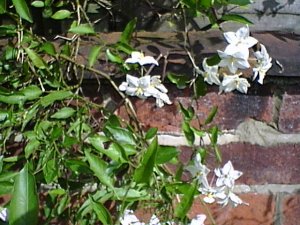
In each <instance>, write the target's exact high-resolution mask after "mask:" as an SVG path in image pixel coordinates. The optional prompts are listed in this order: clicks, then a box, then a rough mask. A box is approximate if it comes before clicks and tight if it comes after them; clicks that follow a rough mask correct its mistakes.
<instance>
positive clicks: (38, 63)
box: [25, 48, 46, 69]
mask: <svg viewBox="0 0 300 225" xmlns="http://www.w3.org/2000/svg"><path fill="white" fill-rule="evenodd" d="M25 51H26V53H27V55H28V57H29V58H30V60H31V61H32V63H33V65H34V66H35V67H37V68H39V69H45V68H46V66H45V65H46V64H45V62H44V60H43V59H42V58H41V57H40V56H39V55H38V54H37V53H36V52H35V51H33V50H31V49H30V48H25Z"/></svg>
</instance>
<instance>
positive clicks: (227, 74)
mask: <svg viewBox="0 0 300 225" xmlns="http://www.w3.org/2000/svg"><path fill="white" fill-rule="evenodd" d="M224 37H225V39H226V41H227V42H228V46H227V47H226V48H225V50H224V51H220V50H218V55H219V57H220V59H221V60H220V62H219V63H218V64H217V65H214V66H209V65H208V64H207V58H205V59H204V60H203V63H202V67H203V70H204V71H201V70H199V68H197V70H196V71H199V73H200V74H201V75H202V76H203V77H204V81H206V82H207V83H209V84H211V85H212V84H216V85H219V86H220V93H221V92H231V91H234V90H238V91H240V92H242V93H247V91H248V88H249V87H250V83H249V82H248V80H247V79H246V78H244V77H242V75H243V73H242V72H241V70H245V69H249V68H251V67H252V70H253V76H252V80H257V82H258V83H260V84H263V80H264V78H265V76H266V72H267V71H268V70H269V69H270V68H271V67H272V63H271V61H272V58H270V56H269V54H268V52H267V50H266V47H265V46H264V45H263V44H259V45H258V47H259V50H258V51H256V52H254V53H253V55H254V58H250V57H249V55H250V52H249V49H250V48H252V47H253V46H254V45H256V44H257V43H258V41H257V40H256V39H255V38H253V37H251V36H250V35H249V27H248V26H246V27H242V28H240V29H238V30H237V31H236V32H226V33H224Z"/></svg>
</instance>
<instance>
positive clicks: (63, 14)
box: [51, 9, 72, 20]
mask: <svg viewBox="0 0 300 225" xmlns="http://www.w3.org/2000/svg"><path fill="white" fill-rule="evenodd" d="M71 14H72V12H70V11H69V10H66V9H62V10H58V11H57V12H55V13H54V14H53V15H52V16H51V18H52V19H55V20H64V19H66V18H69V17H70V16H71Z"/></svg>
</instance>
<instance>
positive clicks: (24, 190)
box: [9, 164, 39, 225]
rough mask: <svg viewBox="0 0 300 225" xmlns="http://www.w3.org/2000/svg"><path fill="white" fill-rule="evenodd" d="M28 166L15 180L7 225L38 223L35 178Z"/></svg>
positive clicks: (32, 224) (33, 224)
mask: <svg viewBox="0 0 300 225" xmlns="http://www.w3.org/2000/svg"><path fill="white" fill-rule="evenodd" d="M28 167H29V165H28V164H26V165H25V167H24V168H23V169H22V170H21V171H20V173H19V174H18V175H17V176H16V178H15V183H14V190H13V194H12V195H11V196H12V198H11V202H10V206H9V224H11V225H28V224H30V225H35V224H37V222H38V206H39V204H38V195H37V190H36V184H35V178H34V176H33V175H32V174H31V173H30V171H29V168H28Z"/></svg>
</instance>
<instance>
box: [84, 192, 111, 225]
mask: <svg viewBox="0 0 300 225" xmlns="http://www.w3.org/2000/svg"><path fill="white" fill-rule="evenodd" d="M89 199H90V202H91V205H92V209H93V211H94V212H95V213H96V215H97V218H98V220H99V221H100V222H101V223H102V224H107V225H108V224H112V219H111V215H110V213H109V211H108V210H107V209H106V208H105V206H104V205H103V204H102V203H100V202H96V201H94V199H93V197H91V196H89Z"/></svg>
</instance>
